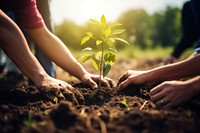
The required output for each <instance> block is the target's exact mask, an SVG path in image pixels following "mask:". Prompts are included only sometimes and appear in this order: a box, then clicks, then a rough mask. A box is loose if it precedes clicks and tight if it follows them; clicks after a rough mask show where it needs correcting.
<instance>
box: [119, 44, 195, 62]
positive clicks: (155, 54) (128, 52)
mask: <svg viewBox="0 0 200 133" xmlns="http://www.w3.org/2000/svg"><path fill="white" fill-rule="evenodd" d="M172 51H173V47H166V48H163V47H156V48H147V49H141V48H139V47H133V46H130V47H127V48H125V49H123V50H119V54H120V55H121V56H126V57H130V58H135V59H138V60H140V59H155V58H167V57H169V56H170V54H171V53H172ZM191 53H192V49H188V50H186V51H185V52H184V53H183V54H182V56H181V59H185V58H187V57H188V56H189V55H190V54H191Z"/></svg>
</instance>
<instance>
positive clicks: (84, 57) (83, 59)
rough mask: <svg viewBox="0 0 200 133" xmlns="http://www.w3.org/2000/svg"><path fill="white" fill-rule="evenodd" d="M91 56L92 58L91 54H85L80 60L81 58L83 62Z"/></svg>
mask: <svg viewBox="0 0 200 133" xmlns="http://www.w3.org/2000/svg"><path fill="white" fill-rule="evenodd" d="M91 58H92V56H91V55H85V56H83V57H81V58H80V60H81V62H82V63H84V62H86V61H87V60H89V59H91Z"/></svg>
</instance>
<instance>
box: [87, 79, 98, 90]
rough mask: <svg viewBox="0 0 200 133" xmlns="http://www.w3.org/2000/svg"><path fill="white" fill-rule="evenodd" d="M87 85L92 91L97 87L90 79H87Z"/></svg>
mask: <svg viewBox="0 0 200 133" xmlns="http://www.w3.org/2000/svg"><path fill="white" fill-rule="evenodd" d="M88 84H89V86H90V87H91V88H92V89H97V88H98V85H97V83H96V82H94V81H93V80H92V79H91V78H89V79H88Z"/></svg>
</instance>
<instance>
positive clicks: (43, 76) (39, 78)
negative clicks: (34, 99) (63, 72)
mask: <svg viewBox="0 0 200 133" xmlns="http://www.w3.org/2000/svg"><path fill="white" fill-rule="evenodd" d="M49 77H50V76H49V75H48V74H47V73H45V72H44V73H41V72H36V74H35V75H34V76H33V79H32V80H33V82H34V83H35V85H36V86H38V87H39V86H41V85H42V83H43V81H45V80H48V78H49Z"/></svg>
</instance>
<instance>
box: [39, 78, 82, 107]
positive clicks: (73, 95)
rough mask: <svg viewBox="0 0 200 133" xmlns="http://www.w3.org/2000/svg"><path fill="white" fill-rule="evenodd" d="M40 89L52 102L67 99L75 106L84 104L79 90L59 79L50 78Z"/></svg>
mask: <svg viewBox="0 0 200 133" xmlns="http://www.w3.org/2000/svg"><path fill="white" fill-rule="evenodd" d="M38 88H39V90H40V91H41V92H42V93H43V94H44V95H46V96H47V97H48V98H49V99H50V100H53V99H54V98H55V97H57V98H58V99H59V100H62V99H66V100H69V101H71V102H73V103H75V104H82V103H83V102H84V97H83V95H82V94H81V93H80V92H79V91H78V90H77V89H75V88H73V87H72V86H71V85H70V84H68V83H66V82H64V81H61V80H58V79H54V78H48V79H46V80H44V81H43V82H42V84H41V86H40V87H38Z"/></svg>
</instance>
